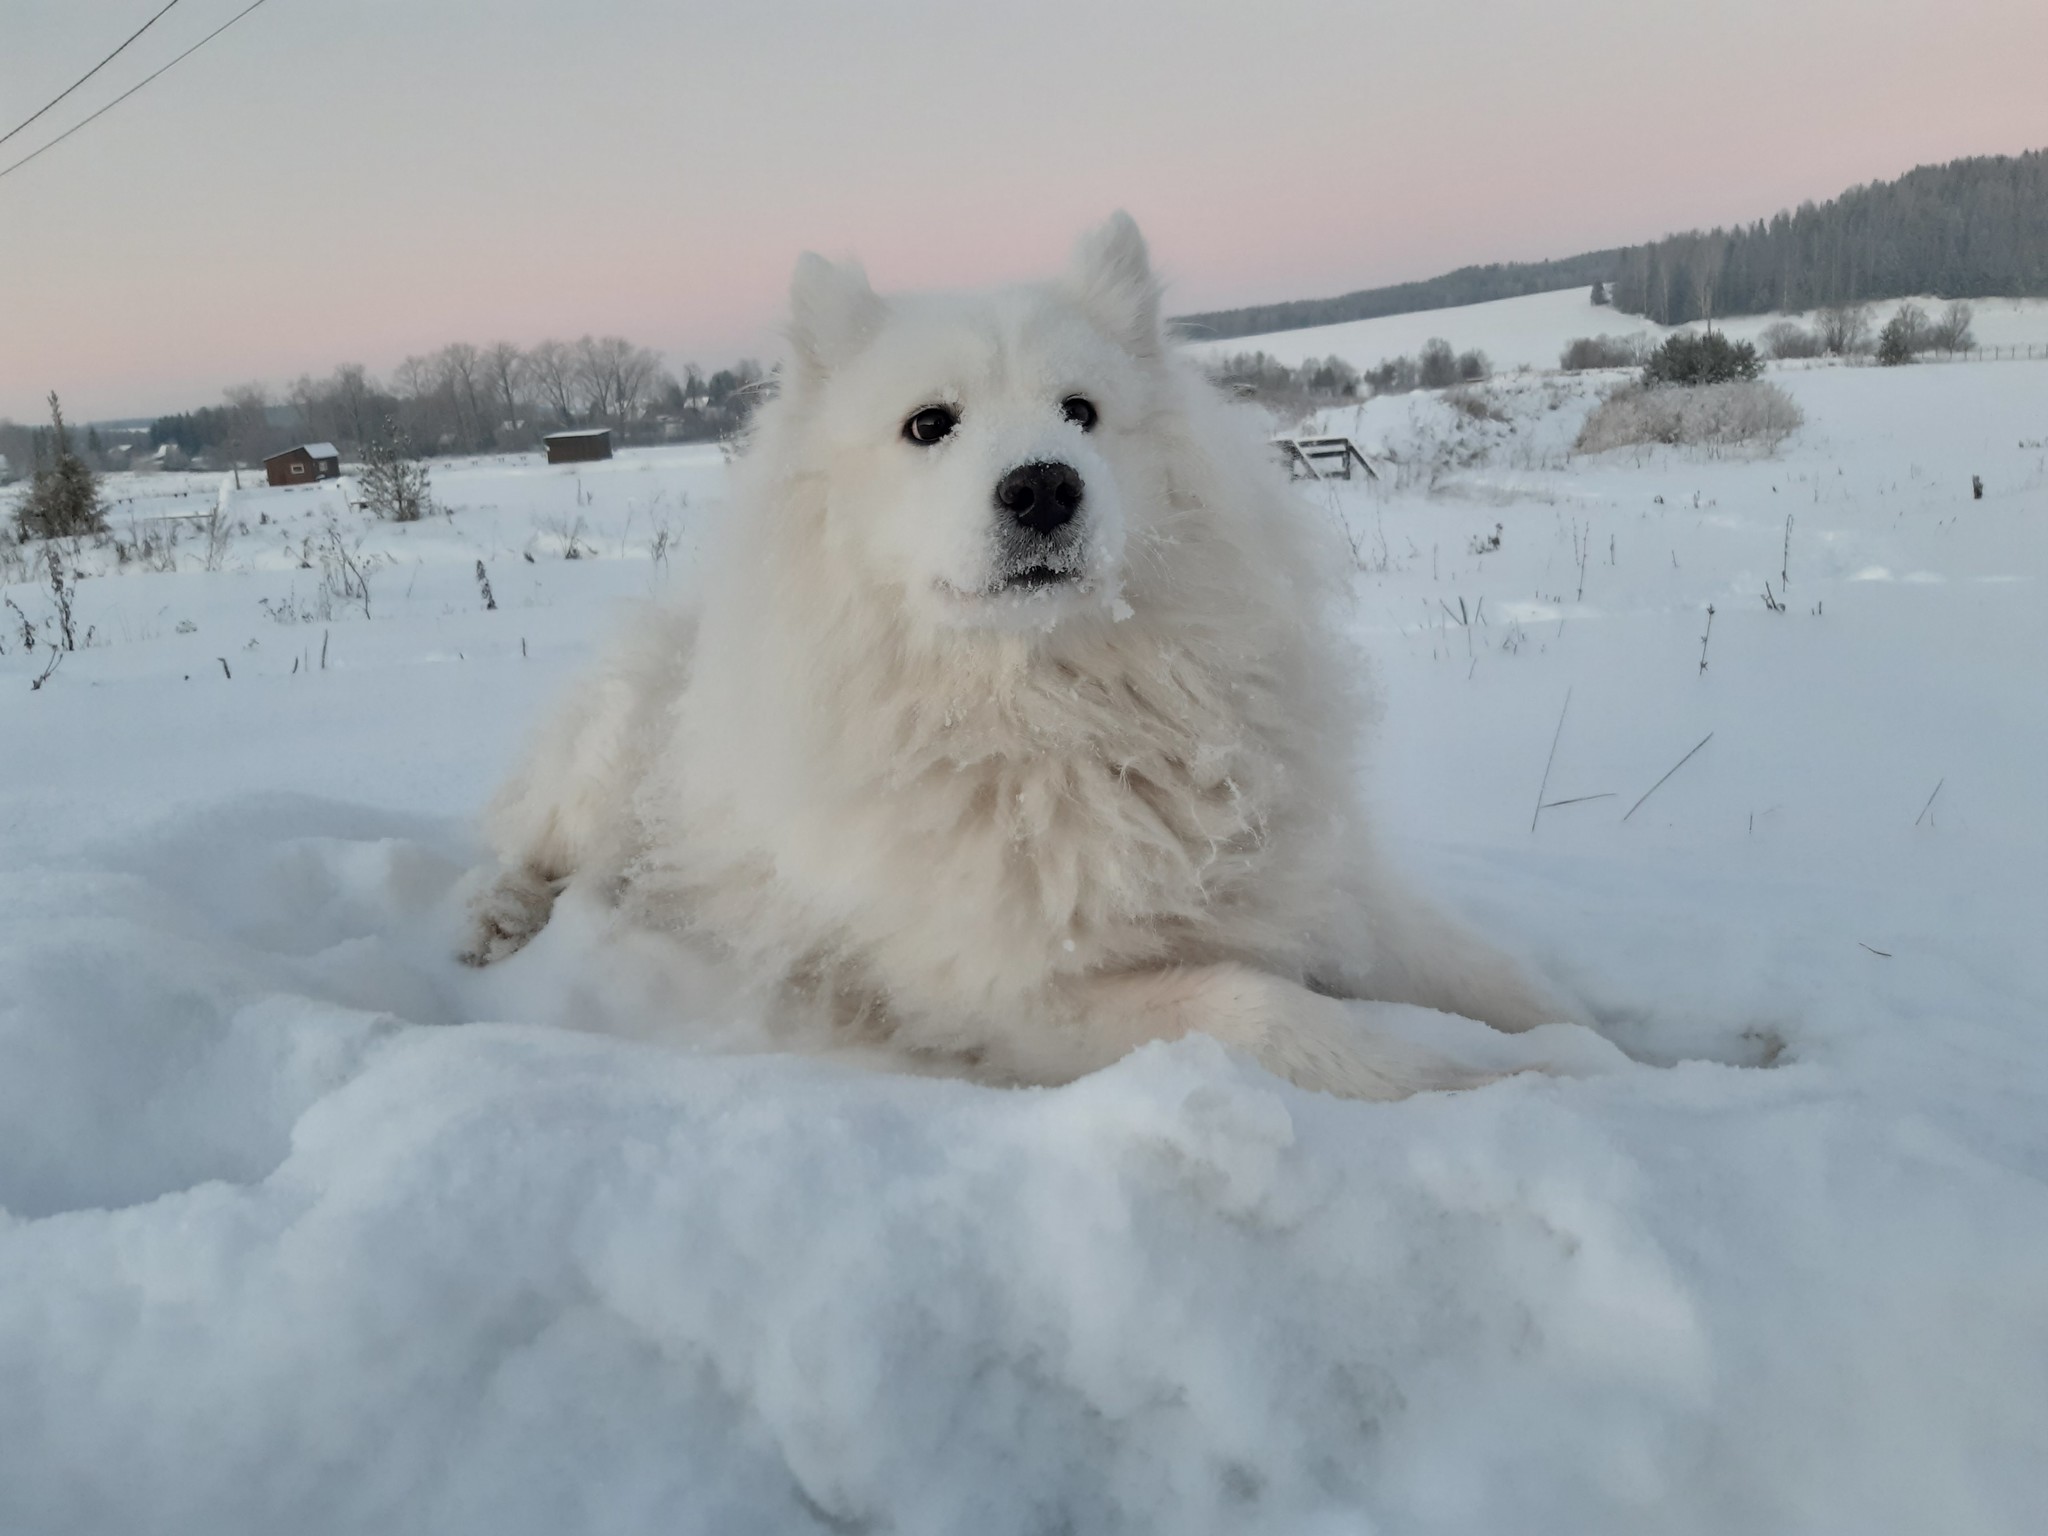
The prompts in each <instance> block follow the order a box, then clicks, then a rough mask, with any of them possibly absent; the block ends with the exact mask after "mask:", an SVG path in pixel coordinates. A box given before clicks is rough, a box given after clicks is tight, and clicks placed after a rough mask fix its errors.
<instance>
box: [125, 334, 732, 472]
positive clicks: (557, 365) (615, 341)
mask: <svg viewBox="0 0 2048 1536" xmlns="http://www.w3.org/2000/svg"><path fill="white" fill-rule="evenodd" d="M764 387H766V375H764V373H763V372H762V370H761V368H760V367H759V365H758V364H755V363H752V362H741V363H737V364H735V365H733V366H732V367H730V368H721V369H719V370H718V371H717V372H715V373H711V374H708V375H707V374H705V373H704V372H703V371H702V370H700V369H699V368H697V367H696V366H695V365H694V364H686V365H685V366H684V368H683V373H682V377H680V378H678V377H676V376H675V375H674V374H672V373H670V372H668V371H667V370H666V369H665V368H663V366H662V363H661V359H660V357H659V356H658V355H656V354H655V353H653V352H651V351H649V350H647V349H646V348H645V347H638V346H635V345H633V344H632V343H631V342H629V341H627V340H625V339H624V338H623V337H618V336H600V337H590V336H586V337H584V338H583V339H582V340H580V341H572V342H562V341H543V342H541V343H539V344H538V345H536V346H532V347H516V346H513V345H512V344H511V343H510V342H497V343H495V344H493V345H491V346H488V347H476V346H471V345H469V344H468V343H466V342H456V343H454V344H453V345H450V346H446V347H443V348H441V350H440V351H438V352H433V353H430V354H428V355H426V356H423V357H409V358H407V359H406V360H405V361H404V362H403V363H401V364H399V365H398V367H397V368H396V369H395V370H393V372H392V375H391V378H390V379H389V380H388V381H386V380H380V379H378V378H376V377H374V376H373V375H371V374H370V373H369V372H368V371H367V370H365V369H364V368H363V366H362V365H361V364H360V363H344V364H342V365H341V366H340V367H339V368H337V369H335V370H334V371H333V372H332V373H331V374H328V375H326V376H325V377H322V378H315V377H313V376H311V375H306V376H303V377H301V378H299V379H297V380H295V381H293V382H292V383H291V384H289V385H287V386H286V387H285V388H284V389H283V390H282V391H273V390H271V389H270V388H269V387H268V386H266V385H262V384H242V385H237V386H235V387H234V388H231V389H229V390H227V391H225V393H224V397H223V401H222V403H221V404H219V405H210V406H202V407H200V408H199V409H197V410H193V411H181V412H179V413H177V414H175V415H170V416H162V417H159V418H157V420H156V421H154V422H152V423H151V425H150V429H149V444H150V446H151V447H152V448H163V447H166V446H168V447H170V448H173V449H175V450H176V451H177V453H178V455H179V456H180V457H182V458H184V459H188V460H192V461H199V462H205V463H215V462H218V463H222V464H230V463H233V464H254V463H256V462H258V461H260V460H261V459H262V458H264V457H265V456H266V455H268V454H272V453H276V452H277V451H279V450H280V449H283V448H287V447H290V446H291V445H292V444H294V443H301V442H331V443H334V444H335V445H337V446H338V447H339V448H340V449H341V451H342V452H343V454H345V455H349V456H353V455H355V454H357V453H360V452H361V451H362V449H363V448H364V447H365V446H366V445H367V444H369V443H372V442H376V441H380V440H382V439H383V438H384V437H385V436H386V435H387V433H389V432H390V431H391V430H392V429H394V428H395V429H396V430H397V432H399V433H400V434H402V435H403V436H404V437H405V438H406V439H407V440H408V441H409V442H411V443H412V444H413V445H414V446H415V447H417V448H419V449H421V450H423V451H425V452H427V453H479V452H486V451H490V450H504V449H522V448H531V447H532V446H534V445H535V444H536V443H537V442H539V440H540V439H541V437H542V436H544V435H545V434H546V433H549V432H552V431H555V430H557V429H558V428H562V427H582V426H608V427H610V428H611V429H612V430H613V432H614V433H615V434H616V435H617V436H618V438H619V439H620V440H621V441H622V442H627V443H636V442H662V441H667V442H690V441H699V440H706V439H712V438H720V437H725V436H728V435H730V434H732V433H734V432H736V431H738V430H739V429H740V428H741V427H742V426H744V425H745V423H746V420H747V417H748V415H749V414H750V412H751V411H752V409H753V407H754V404H755V403H756V401H757V400H758V399H759V398H760V394H761V391H762V390H763V388H764Z"/></svg>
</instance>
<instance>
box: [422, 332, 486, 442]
mask: <svg viewBox="0 0 2048 1536" xmlns="http://www.w3.org/2000/svg"><path fill="white" fill-rule="evenodd" d="M434 363H435V368H436V370H437V372H438V374H439V382H440V385H441V388H442V390H443V391H444V392H445V393H446V394H447V396H448V399H449V403H450V405H451V406H452V407H453V410H454V415H455V430H456V436H457V437H458V439H460V441H461V444H462V446H463V447H466V448H470V449H477V448H482V447H483V446H484V445H485V444H486V443H487V442H488V441H489V440H490V430H489V427H488V425H487V423H486V422H485V420H484V402H483V391H484V388H485V384H484V359H483V354H482V353H481V352H479V351H477V349H476V348H475V347H473V346H471V345H470V344H469V343H468V342H466V341H457V342H451V343H450V344H449V345H447V346H445V347H443V348H442V349H441V350H440V351H439V352H438V353H436V354H435V357H434Z"/></svg>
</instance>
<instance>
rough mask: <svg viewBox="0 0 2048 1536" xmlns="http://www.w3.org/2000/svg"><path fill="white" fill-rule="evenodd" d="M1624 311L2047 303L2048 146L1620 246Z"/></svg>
mask: <svg viewBox="0 0 2048 1536" xmlns="http://www.w3.org/2000/svg"><path fill="white" fill-rule="evenodd" d="M1612 277H1613V291H1612V296H1613V300H1614V305H1615V307H1616V308H1617V309H1621V310H1625V311H1627V312H1628V313H1630V314H1635V315H1645V316H1647V317H1648V318H1650V319H1652V320H1655V321H1658V322H1659V323H1660V324H1664V325H1682V324H1684V323H1685V322H1687V321H1690V320H1700V319H1704V318H1706V317H1708V316H1710V315H1714V316H1718V315H1761V314H1769V313H1772V312H1773V311H1786V312H1796V311H1801V310H1810V309H1820V308H1824V307H1826V306H1830V305H1838V304H1855V303H1861V302H1864V301H1867V300H1872V299H1896V298H1903V297H1905V296H1907V295H1909V294H1920V293H1932V294H1939V295H1940V296H1942V297H1943V298H1951V299H1957V298H1963V299H1969V298H1986V297H1991V296H1997V297H2001V298H2025V297H2030V296H2041V295H2048V150H2033V151H2031V152H2029V153H2027V154H2023V155H1986V156H1980V157H1978V158H1976V159H1970V160H1952V161H1950V162H1949V163H1948V164H1947V165H1928V166H1922V167H1920V168H1919V169H1918V170H1913V171H1908V172H1907V173H1906V174H1905V175H1904V176H1901V177H1900V178H1899V179H1898V180H1896V181H1887V182H1874V183H1872V184H1871V185H1869V186H1864V187H1856V188H1854V189H1852V190H1850V191H1848V192H1844V193H1843V194H1842V195H1841V196H1840V197H1837V198H1834V199H1833V200H1831V201H1829V202H1825V203H1820V204H1814V203H1802V204H1801V205H1800V206H1799V207H1798V208H1797V209H1796V210H1794V211H1792V212H1789V213H1779V214H1778V215H1777V216H1776V217H1774V218H1772V219H1769V220H1762V219H1759V220H1758V221H1757V222H1756V223H1754V224H1751V225H1748V226H1746V227H1742V228H1737V229H1732V230H1729V229H1715V230H1710V231H1707V232H1705V233H1702V232H1700V231H1698V230H1694V231H1692V232H1691V233H1689V234H1683V235H1670V236H1667V237H1665V238H1664V239H1662V240H1658V241H1656V242H1654V243H1652V244H1649V245H1638V246H1630V247H1628V248H1626V249H1625V250H1623V251H1622V252H1620V254H1619V257H1618V259H1617V260H1616V262H1615V264H1614V267H1613V269H1612Z"/></svg>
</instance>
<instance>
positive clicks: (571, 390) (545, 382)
mask: <svg viewBox="0 0 2048 1536" xmlns="http://www.w3.org/2000/svg"><path fill="white" fill-rule="evenodd" d="M526 368H527V379H528V381H529V382H530V383H531V384H532V386H533V388H534V390H535V391H536V393H537V394H538V395H539V396H540V401H541V404H542V405H543V406H544V407H545V408H546V409H548V410H550V411H552V412H553V413H554V414H555V416H556V417H557V418H558V419H559V420H560V421H561V423H562V425H563V426H565V427H573V426H574V425H576V396H577V390H578V384H577V378H576V355H575V353H574V352H573V350H572V349H571V348H569V347H567V346H565V345H564V344H563V343H561V342H559V341H544V342H542V343H541V344H540V345H539V346H537V347H535V348H533V350H532V351H530V352H528V353H527V354H526Z"/></svg>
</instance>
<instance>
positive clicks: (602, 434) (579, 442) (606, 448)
mask: <svg viewBox="0 0 2048 1536" xmlns="http://www.w3.org/2000/svg"><path fill="white" fill-rule="evenodd" d="M541 441H542V442H543V443H545V444H546V445H547V450H548V462H549V463H550V464H587V463H589V462H590V461H591V460H592V459H608V458H610V457H611V456H612V429H611V428H610V427H579V428H578V429H577V430H576V431H574V432H550V433H549V434H548V435H547V436H546V437H544V438H542V439H541Z"/></svg>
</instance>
